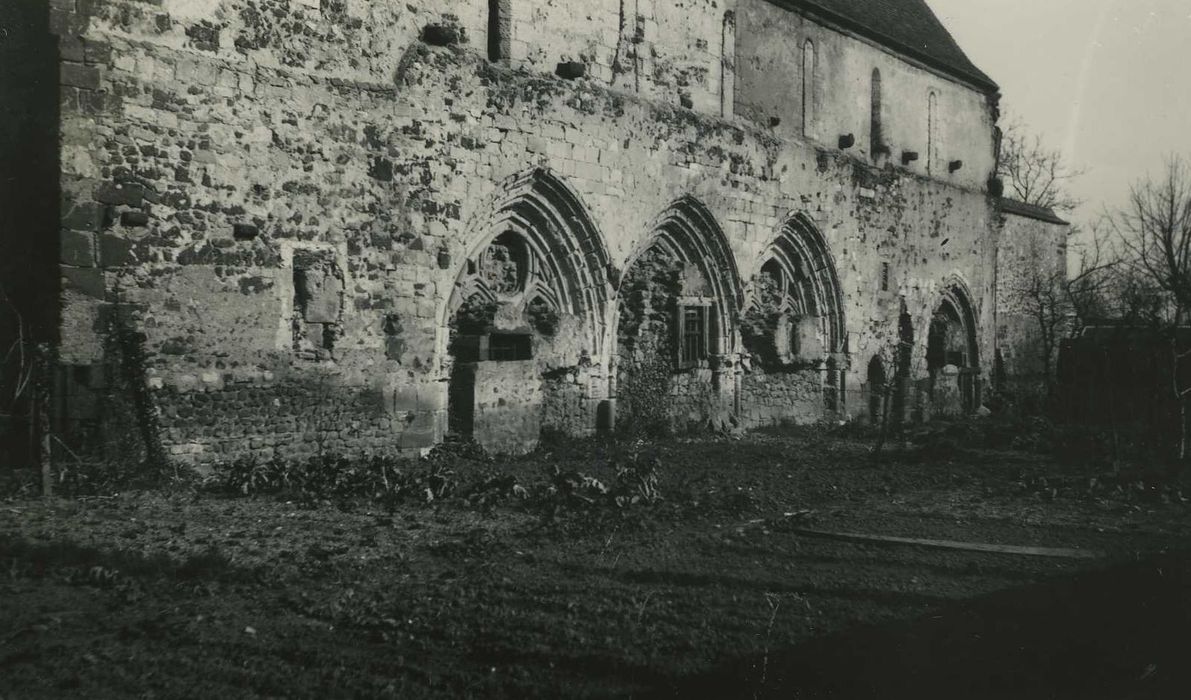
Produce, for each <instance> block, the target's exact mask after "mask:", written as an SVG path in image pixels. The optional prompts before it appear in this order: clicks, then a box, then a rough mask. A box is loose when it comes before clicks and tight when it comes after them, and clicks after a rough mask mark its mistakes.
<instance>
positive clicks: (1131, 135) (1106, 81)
mask: <svg viewBox="0 0 1191 700" xmlns="http://www.w3.org/2000/svg"><path fill="white" fill-rule="evenodd" d="M927 2H928V3H929V4H930V6H931V8H932V9H933V10H934V11H935V14H937V15H938V16H939V18H940V19H941V20H942V21H943V23H944V24H945V25H946V26H947V28H948V29H949V30H950V31H951V34H952V36H954V37H955V39H956V41H958V42H959V44H960V46H962V47H963V49H964V51H965V52H966V53H967V54H968V57H969V58H971V59H972V61H973V62H974V63H975V64H976V65H977V66H979V67H980V68H981V69H982V70H983V71H984V72H985V73H987V74H988V75H989V76H991V77H992V79H993V80H995V81H996V82H997V84H998V85H1000V86H1001V94H1002V99H1001V112H1002V121H1005V120H1006V117H1008V118H1009V119H1013V118H1016V119H1017V120H1019V121H1021V122H1022V123H1023V124H1024V125H1025V127H1026V128H1027V130H1028V131H1031V132H1034V133H1037V134H1039V135H1040V136H1042V137H1043V140H1044V142H1045V143H1046V144H1047V145H1048V146H1049V147H1051V148H1055V149H1060V150H1061V151H1062V152H1063V154H1064V155H1065V157H1066V160H1067V162H1068V163H1069V164H1070V165H1072V166H1074V167H1077V168H1082V169H1085V170H1086V173H1085V174H1084V175H1083V176H1081V177H1080V178H1079V179H1078V180H1076V181H1075V182H1074V183H1073V184H1072V186H1071V190H1072V191H1073V193H1074V194H1075V195H1076V196H1077V197H1079V198H1080V199H1083V200H1084V202H1085V203H1084V205H1083V206H1081V207H1080V208H1079V209H1077V210H1076V211H1075V212H1073V213H1071V215H1070V218H1071V220H1072V221H1073V222H1074V223H1076V224H1082V225H1084V226H1086V225H1088V224H1091V223H1093V222H1094V221H1095V220H1096V219H1098V218H1099V216H1100V215H1101V213H1102V212H1104V211H1106V210H1112V209H1114V208H1117V207H1120V206H1122V205H1123V204H1124V203H1125V201H1126V200H1127V197H1128V195H1129V187H1130V185H1132V184H1133V183H1135V182H1137V181H1138V180H1139V179H1141V178H1144V177H1146V176H1147V174H1153V175H1155V176H1157V175H1158V174H1159V171H1160V169H1161V168H1162V167H1163V163H1164V162H1165V158H1166V157H1167V156H1169V155H1170V154H1172V153H1181V154H1182V155H1183V156H1184V157H1185V158H1187V159H1188V161H1191V0H927Z"/></svg>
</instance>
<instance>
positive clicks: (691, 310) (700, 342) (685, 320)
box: [678, 306, 710, 367]
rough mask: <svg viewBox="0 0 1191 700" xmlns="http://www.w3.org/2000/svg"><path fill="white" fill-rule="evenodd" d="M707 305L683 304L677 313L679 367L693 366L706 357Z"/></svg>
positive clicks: (708, 308)
mask: <svg viewBox="0 0 1191 700" xmlns="http://www.w3.org/2000/svg"><path fill="white" fill-rule="evenodd" d="M709 310H710V307H707V306H683V307H681V308H680V313H679V316H678V318H679V324H678V325H679V328H678V364H679V366H680V367H694V366H696V365H698V364H699V363H700V362H702V361H704V360H706V359H707V357H708V352H707V348H708V330H709V328H708V327H709V325H710V324H709V323H708V312H709Z"/></svg>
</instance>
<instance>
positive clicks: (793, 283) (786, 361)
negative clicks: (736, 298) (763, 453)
mask: <svg viewBox="0 0 1191 700" xmlns="http://www.w3.org/2000/svg"><path fill="white" fill-rule="evenodd" d="M759 262H760V265H759V266H758V267H757V268H756V269H757V272H756V273H755V274H754V275H753V278H752V281H751V283H750V292H749V295H748V301H747V304H746V306H745V310H744V312H743V313H742V314H741V322H740V325H741V340H742V344H743V348H744V350H745V352H746V356H747V358H748V365H747V366H748V372H747V373H746V375H745V377H744V389H745V391H744V396H745V401H746V402H747V403H749V404H750V406H749V408H748V410H747V411H746V412H747V413H749V414H750V415H753V416H755V418H754V421H753V422H757V423H762V424H764V423H773V422H780V421H787V420H807V421H810V420H818V419H821V418H823V417H825V416H829V415H831V414H833V413H835V412H838V411H841V410H843V408H844V404H845V397H846V396H847V392H846V390H845V387H844V378H845V375H846V372H847V369H848V363H849V362H848V348H847V335H846V330H845V329H846V323H845V319H844V306H843V292H842V289H841V287H840V283H839V276H838V274H837V273H836V268H835V263H834V260H833V258H832V256H831V253H830V250H829V249H828V246H827V241H826V239H825V238H824V237H823V235H822V234H821V233H820V232H819V230H818V229H817V228H816V227H815V226H814V224H813V223H812V222H811V221H810V220H809V219H808V218H807V217H805V216H804V215H798V216H794V217H792V218H790V219H789V220H788V221H787V222H786V223H785V224H784V225H783V226H782V227H781V229H780V231H779V233H778V236H777V237H776V238H775V239H774V241H773V242H772V243H771V244H770V246H769V247H768V248H767V249H766V251H765V252H764V253H763V254H762V257H761V258H760V260H759ZM817 398H821V400H816V399H817Z"/></svg>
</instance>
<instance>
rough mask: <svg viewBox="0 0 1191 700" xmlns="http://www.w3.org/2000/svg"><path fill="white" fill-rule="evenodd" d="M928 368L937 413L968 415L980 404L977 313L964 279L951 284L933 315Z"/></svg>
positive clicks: (928, 340)
mask: <svg viewBox="0 0 1191 700" xmlns="http://www.w3.org/2000/svg"><path fill="white" fill-rule="evenodd" d="M926 368H927V372H928V373H929V375H930V382H931V394H932V400H933V401H934V403H935V404H936V405H935V411H936V413H941V414H943V415H951V414H956V413H960V414H968V413H971V412H973V411H975V410H976V408H977V407H978V406H979V405H980V357H979V344H978V343H977V338H976V315H975V312H974V311H973V308H972V303H971V297H970V295H969V294H968V291H967V289H966V288H965V287H964V286H963V284H962V283H960V282H953V283H951V284H949V285H948V286H947V287H946V289H945V291H944V293H943V300H942V301H941V302H940V303H939V305H938V306H937V307H936V308H935V311H934V313H933V314H932V316H931V322H930V330H929V334H928V336H927V346H926Z"/></svg>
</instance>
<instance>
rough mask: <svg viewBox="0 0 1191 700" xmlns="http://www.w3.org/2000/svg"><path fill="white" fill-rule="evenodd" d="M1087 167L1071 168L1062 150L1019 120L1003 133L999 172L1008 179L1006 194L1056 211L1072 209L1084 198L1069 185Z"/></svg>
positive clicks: (1020, 200) (998, 161)
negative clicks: (1048, 144)
mask: <svg viewBox="0 0 1191 700" xmlns="http://www.w3.org/2000/svg"><path fill="white" fill-rule="evenodd" d="M1083 174H1084V171H1082V170H1079V169H1076V168H1072V167H1071V166H1070V165H1069V164H1068V163H1067V161H1066V159H1064V157H1063V153H1062V151H1059V150H1056V149H1051V148H1048V147H1047V146H1046V145H1045V144H1044V143H1043V140H1042V137H1041V136H1038V135H1037V134H1031V133H1029V132H1028V131H1027V130H1026V127H1025V126H1024V125H1023V124H1022V123H1021V122H1020V121H1016V120H1014V121H1010V122H1009V123H1008V124H1007V125H1006V126H1005V127H1004V128H1003V129H1002V133H1001V150H1000V157H999V158H998V160H997V176H998V177H1000V178H1001V180H1003V181H1004V183H1005V188H1006V191H1005V196H1007V197H1010V198H1012V199H1016V200H1017V201H1019V202H1024V203H1026V204H1033V205H1035V206H1039V207H1045V208H1047V209H1053V210H1056V211H1070V210H1072V209H1075V208H1076V207H1078V206H1079V205H1080V204H1082V203H1083V202H1082V201H1081V200H1080V199H1079V198H1077V197H1075V195H1073V194H1072V193H1071V191H1070V189H1069V187H1070V184H1071V181H1072V180H1074V179H1076V178H1078V177H1079V176H1080V175H1083Z"/></svg>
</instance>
